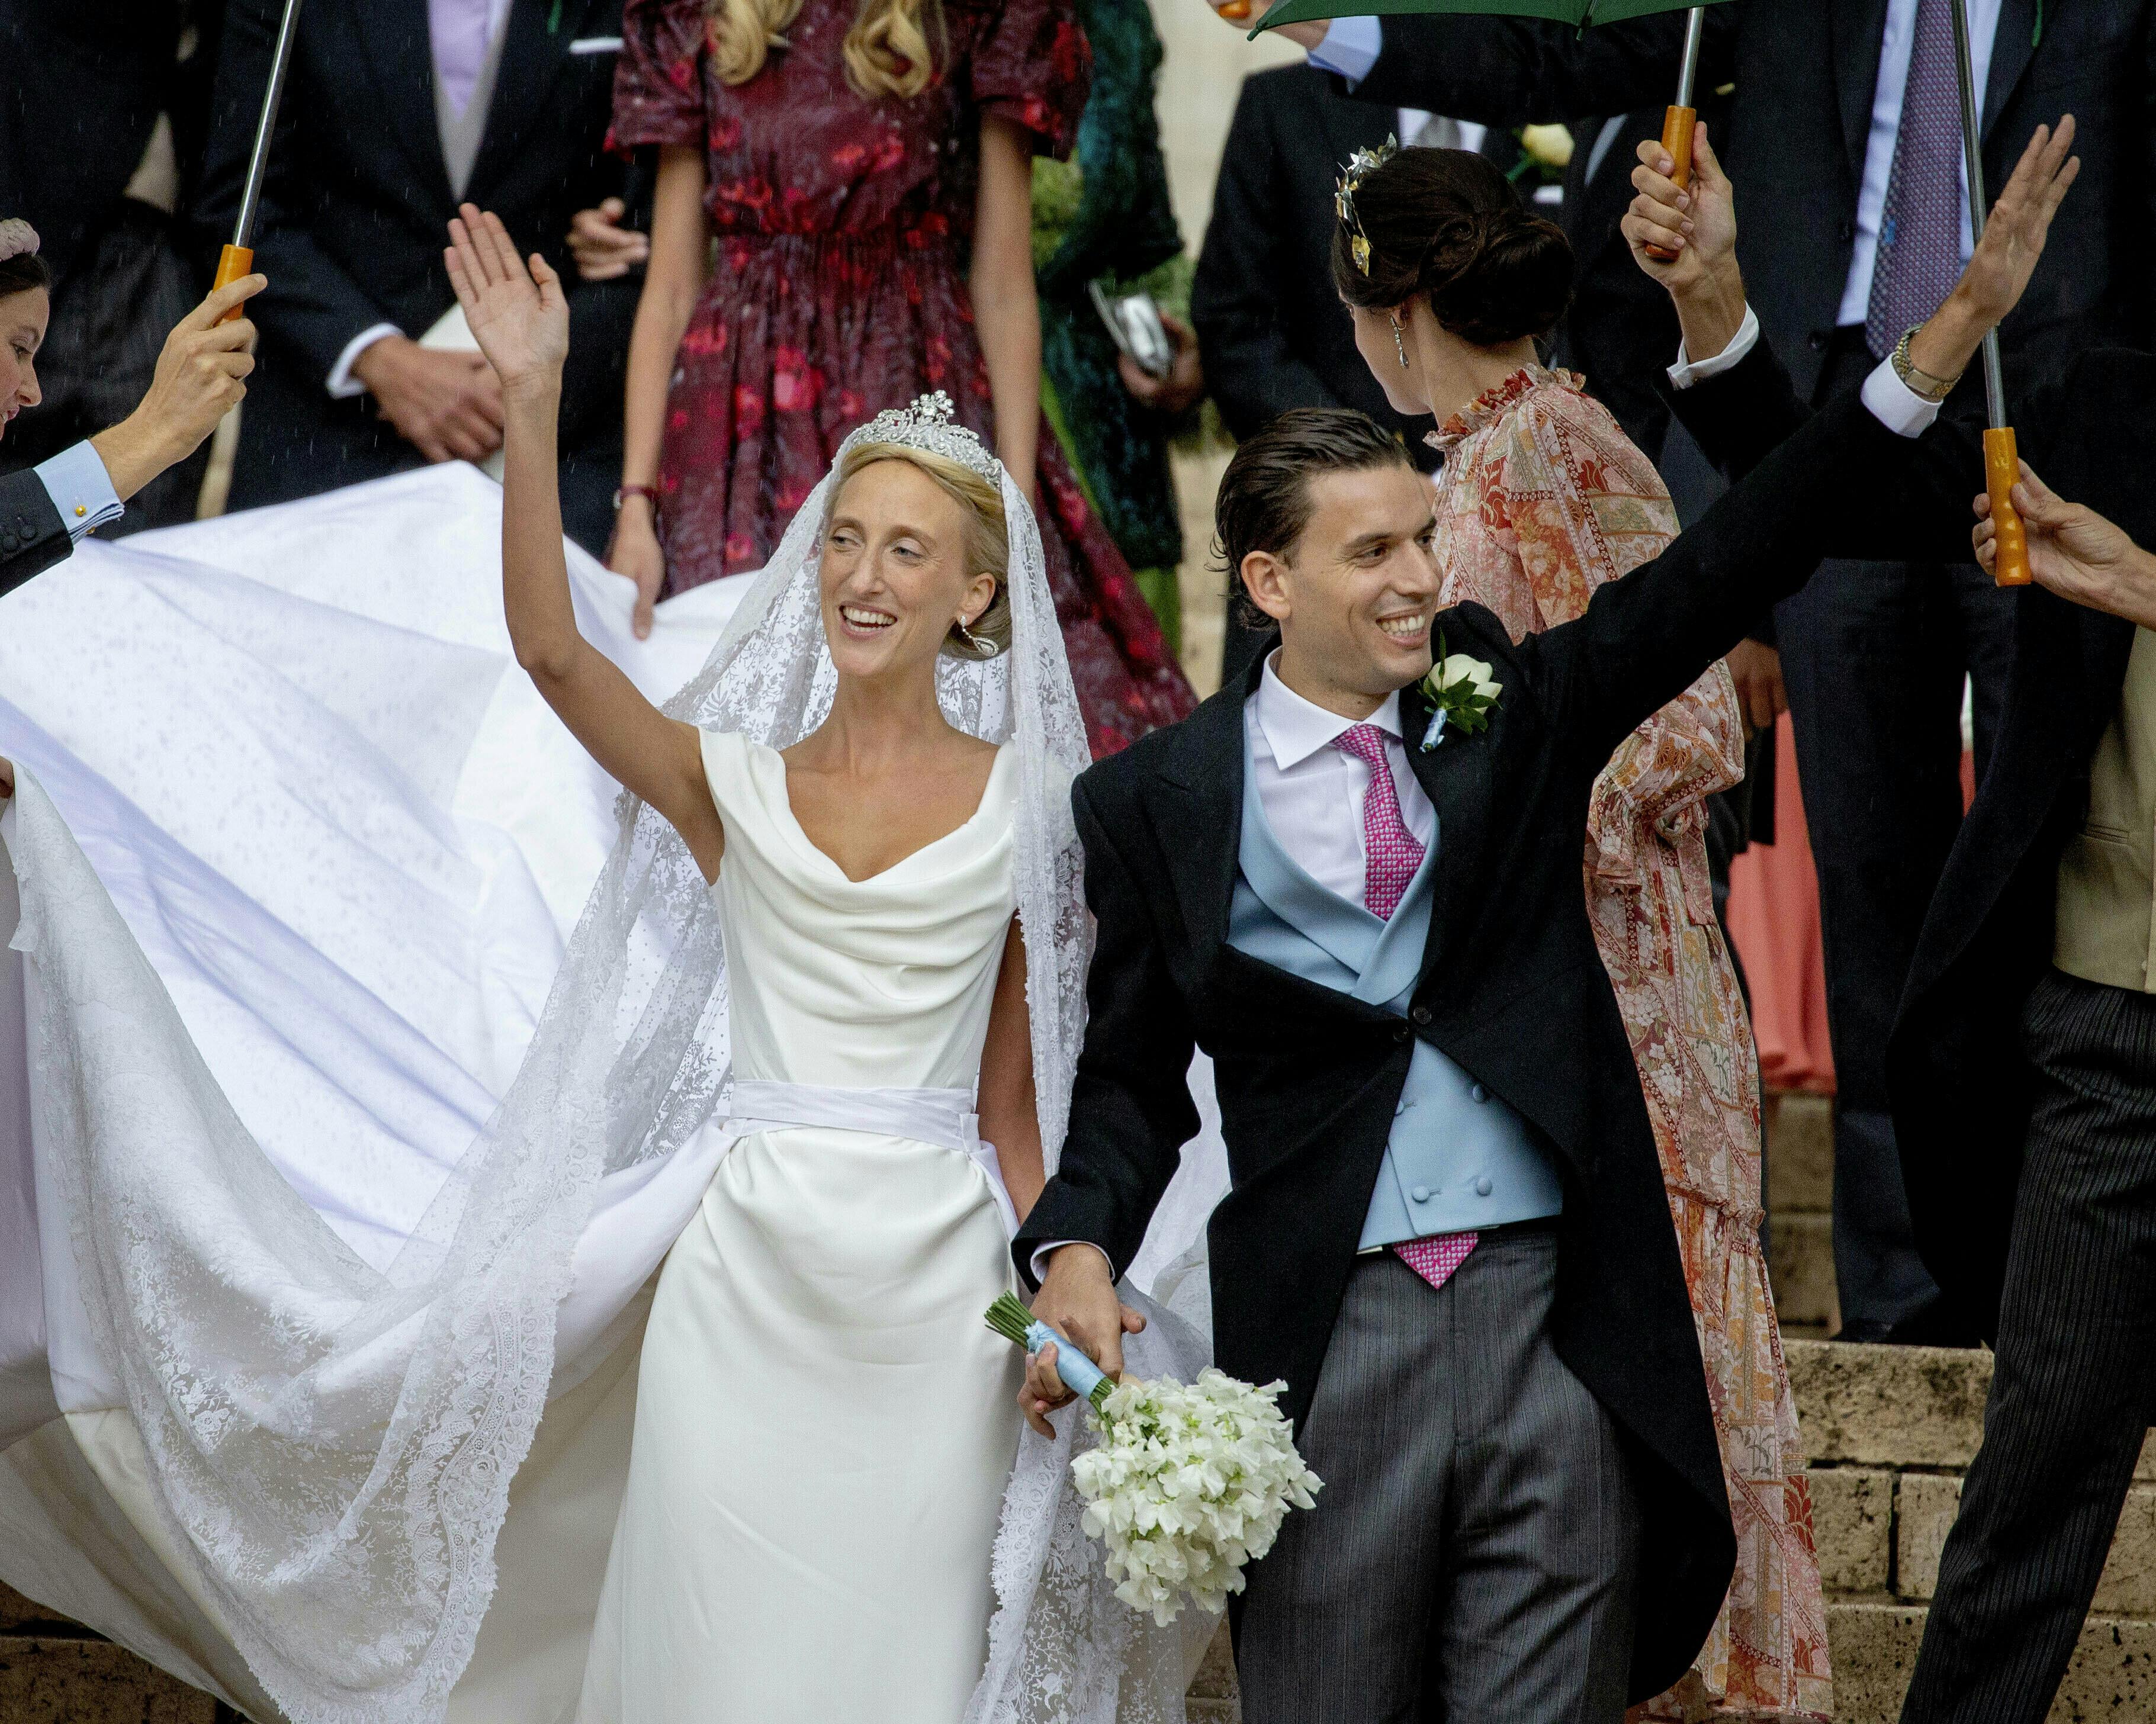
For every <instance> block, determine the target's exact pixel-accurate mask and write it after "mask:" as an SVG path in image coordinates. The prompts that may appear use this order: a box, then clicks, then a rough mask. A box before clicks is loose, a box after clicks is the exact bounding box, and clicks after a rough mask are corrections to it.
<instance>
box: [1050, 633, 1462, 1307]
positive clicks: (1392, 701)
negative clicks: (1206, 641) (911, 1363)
mask: <svg viewBox="0 0 2156 1724" xmlns="http://www.w3.org/2000/svg"><path fill="white" fill-rule="evenodd" d="M1279 659H1280V649H1278V648H1275V649H1273V653H1272V656H1271V657H1270V658H1268V659H1266V660H1265V674H1264V675H1262V676H1261V677H1260V679H1259V681H1258V689H1257V692H1256V693H1255V694H1254V695H1251V696H1250V699H1249V700H1245V702H1244V703H1243V727H1244V734H1245V736H1248V737H1249V739H1250V772H1251V776H1252V778H1253V781H1254V782H1255V784H1256V786H1257V791H1258V801H1259V803H1260V804H1261V805H1262V806H1263V807H1264V808H1265V822H1266V824H1268V825H1270V827H1271V828H1272V829H1273V836H1274V837H1275V838H1276V839H1279V840H1280V846H1281V849H1283V850H1285V851H1286V852H1287V854H1288V856H1289V858H1290V859H1291V860H1292V861H1293V862H1294V864H1295V865H1296V867H1298V868H1300V869H1301V870H1302V871H1303V872H1304V873H1305V874H1306V875H1309V876H1310V877H1311V878H1312V880H1316V881H1317V883H1318V885H1321V886H1323V887H1324V888H1325V890H1327V891H1328V892H1331V893H1332V894H1333V895H1335V896H1336V897H1340V898H1345V899H1346V900H1347V901H1348V902H1349V903H1350V904H1361V903H1362V902H1363V886H1364V882H1365V880H1366V879H1367V877H1368V872H1369V864H1368V856H1367V854H1365V851H1364V849H1363V800H1364V798H1367V797H1368V795H1369V793H1370V768H1369V767H1368V764H1366V763H1365V762H1363V761H1361V760H1358V758H1356V757H1355V756H1353V755H1352V754H1348V753H1345V752H1342V750H1340V749H1337V748H1335V747H1333V746H1332V744H1333V742H1334V741H1335V740H1336V739H1337V737H1338V736H1340V735H1341V734H1342V732H1343V731H1348V730H1352V729H1353V727H1354V726H1355V725H1356V724H1357V723H1358V722H1361V723H1363V724H1372V725H1375V726H1377V727H1378V729H1379V730H1381V731H1383V732H1384V733H1385V762H1386V764H1387V765H1389V767H1391V768H1392V769H1393V788H1394V792H1395V793H1397V794H1398V795H1399V800H1400V818H1401V819H1402V820H1403V821H1404V822H1405V823H1406V825H1407V829H1408V830H1409V832H1411V833H1413V834H1414V836H1415V839H1416V842H1418V843H1419V844H1421V845H1422V846H1423V848H1424V849H1429V847H1430V842H1431V840H1432V839H1435V837H1436V836H1437V810H1436V809H1435V808H1432V807H1431V806H1430V798H1429V797H1428V796H1427V795H1425V794H1424V792H1423V788H1422V786H1421V785H1420V784H1419V783H1418V782H1416V781H1415V776H1414V771H1413V770H1412V769H1411V768H1410V767H1409V764H1408V750H1407V744H1406V743H1405V742H1404V741H1403V740H1402V739H1401V736H1400V697H1399V695H1396V694H1395V695H1387V696H1386V697H1385V704H1384V705H1383V706H1380V707H1379V708H1378V710H1377V711H1375V712H1373V713H1372V714H1371V715H1370V716H1369V717H1368V718H1367V719H1363V720H1360V721H1358V720H1355V719H1352V718H1342V716H1340V715H1339V714H1338V713H1337V712H1327V711H1326V710H1325V709H1324V708H1323V707H1322V706H1315V705H1313V704H1312V702H1310V701H1308V700H1304V699H1303V698H1302V696H1301V695H1298V694H1297V693H1296V691H1295V690H1293V689H1291V688H1290V687H1289V686H1288V685H1286V683H1284V682H1282V681H1281V680H1280V677H1279V675H1278V674H1277V673H1276V670H1275V669H1274V666H1275V665H1276V663H1277V662H1278V660H1279ZM1082 1243H1086V1242H1085V1241H1080V1240H1073V1239H1055V1240H1051V1241H1050V1243H1049V1244H1045V1245H1042V1246H1040V1247H1039V1248H1038V1249H1036V1250H1035V1251H1034V1254H1033V1278H1034V1280H1036V1281H1038V1280H1040V1279H1041V1278H1042V1277H1043V1276H1044V1275H1046V1274H1047V1273H1048V1260H1049V1257H1050V1255H1051V1254H1053V1253H1055V1252H1057V1251H1060V1250H1061V1249H1063V1248H1064V1247H1065V1245H1069V1244H1082ZM1095 1249H1099V1248H1098V1247H1097V1246H1096V1247H1095ZM1102 1255H1106V1253H1103V1254H1102Z"/></svg>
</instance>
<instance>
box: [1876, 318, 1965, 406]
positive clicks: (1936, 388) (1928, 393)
mask: <svg viewBox="0 0 2156 1724" xmlns="http://www.w3.org/2000/svg"><path fill="white" fill-rule="evenodd" d="M1922 327H1923V325H1922V324H1921V323H1919V324H1914V325H1912V326H1910V327H1909V328H1907V329H1905V330H1903V331H1902V339H1901V340H1900V341H1897V342H1896V343H1895V344H1894V357H1893V361H1892V363H1893V367H1894V375H1895V376H1896V377H1899V378H1900V379H1901V380H1902V382H1905V383H1907V385H1908V386H1909V387H1910V389H1911V390H1912V391H1913V392H1914V393H1917V394H1918V395H1921V396H1922V398H1924V399H1925V400H1927V401H1932V402H1939V401H1944V400H1945V399H1946V398H1947V397H1948V396H1949V395H1951V394H1953V391H1954V385H1955V384H1956V383H1958V382H1960V381H1961V379H1960V378H1959V377H1933V375H1932V374H1931V373H1930V372H1928V371H1924V370H1922V369H1920V368H1919V367H1917V366H1915V365H1913V364H1912V363H1911V362H1910V360H1909V344H1910V343H1911V342H1912V341H1915V340H1916V338H1917V331H1918V330H1920V329H1922Z"/></svg>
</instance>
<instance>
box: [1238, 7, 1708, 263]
mask: <svg viewBox="0 0 2156 1724" xmlns="http://www.w3.org/2000/svg"><path fill="white" fill-rule="evenodd" d="M1720 3H1722V0H1708V4H1709V5H1715V4H1720ZM1234 5H1235V0H1229V5H1227V6H1223V7H1222V8H1220V10H1221V14H1222V16H1223V17H1235V16H1239V15H1240V16H1243V17H1247V16H1248V15H1249V11H1248V8H1247V6H1246V7H1245V9H1244V11H1243V12H1242V13H1240V14H1239V13H1236V12H1235V10H1234V9H1233V8H1234ZM1660 12H1688V13H1691V17H1690V18H1687V19H1686V23H1685V45H1684V59H1683V63H1682V64H1681V66H1680V67H1679V69H1678V72H1677V99H1676V102H1675V103H1674V104H1673V105H1671V109H1670V111H1669V113H1668V115H1666V117H1665V118H1664V120H1663V121H1662V147H1663V148H1664V149H1666V150H1667V151H1669V152H1670V159H1671V161H1673V162H1676V172H1674V173H1673V174H1672V175H1671V177H1672V178H1673V179H1675V180H1676V182H1677V183H1678V184H1679V185H1680V186H1681V185H1686V184H1688V183H1689V182H1691V132H1692V127H1693V126H1694V125H1695V124H1696V123H1697V121H1698V119H1699V114H1698V110H1697V109H1696V108H1694V106H1693V105H1692V86H1693V84H1694V82H1695V81H1696V80H1697V77H1698V75H1699V42H1700V36H1701V33H1702V31H1703V30H1704V29H1705V28H1706V24H1707V7H1706V6H1697V5H1693V4H1692V3H1691V0H1281V3H1280V4H1279V5H1276V6H1275V7H1274V8H1272V9H1271V10H1270V12H1268V13H1266V14H1265V16H1264V17H1263V18H1260V19H1259V20H1258V22H1257V23H1256V24H1255V26H1254V27H1253V28H1252V29H1251V31H1250V34H1251V35H1252V36H1253V37H1255V35H1256V34H1257V33H1258V32H1259V31H1260V30H1270V29H1273V28H1276V27H1277V26H1279V25H1281V24H1299V23H1305V22H1306V21H1314V20H1316V19H1318V18H1368V17H1374V18H1389V17H1401V16H1412V15H1414V14H1418V13H1419V14H1424V15H1435V16H1441V15H1445V14H1450V15H1452V16H1455V17H1459V16H1463V15H1465V16H1475V17H1484V18H1493V17H1494V18H1548V20H1550V21H1551V22H1552V23H1560V24H1570V25H1572V26H1573V28H1576V29H1581V30H1584V29H1585V28H1588V26H1589V25H1590V24H1614V23H1621V22H1622V21H1624V20H1625V19H1626V18H1645V17H1647V16H1648V15H1649V14H1650V13H1660ZM1663 261H1664V262H1667V261H1668V259H1663Z"/></svg>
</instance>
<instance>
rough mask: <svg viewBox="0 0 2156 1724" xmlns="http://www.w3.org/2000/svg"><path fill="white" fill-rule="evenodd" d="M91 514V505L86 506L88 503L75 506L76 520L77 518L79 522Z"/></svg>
mask: <svg viewBox="0 0 2156 1724" xmlns="http://www.w3.org/2000/svg"><path fill="white" fill-rule="evenodd" d="M89 513H90V505H88V504H86V503H78V504H76V505H74V518H75V519H76V520H77V521H80V520H81V519H82V518H83V516H85V515H87V514H89Z"/></svg>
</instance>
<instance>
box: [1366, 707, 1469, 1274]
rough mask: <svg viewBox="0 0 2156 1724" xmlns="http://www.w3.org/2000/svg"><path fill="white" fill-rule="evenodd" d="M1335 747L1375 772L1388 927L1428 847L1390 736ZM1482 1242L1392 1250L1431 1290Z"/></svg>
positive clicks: (1380, 901) (1376, 883) (1373, 839)
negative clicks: (1412, 814) (1412, 821)
mask: <svg viewBox="0 0 2156 1724" xmlns="http://www.w3.org/2000/svg"><path fill="white" fill-rule="evenodd" d="M1332 746H1333V747H1335V748H1337V749H1338V750H1339V751H1340V752H1342V754H1351V755H1353V757H1355V758H1356V759H1357V760H1359V761H1361V762H1363V765H1364V766H1366V767H1369V769H1370V788H1369V790H1368V793H1365V795H1364V796H1363V855H1364V858H1365V862H1364V868H1363V907H1364V908H1365V909H1367V910H1368V911H1369V912H1370V914H1371V915H1373V916H1375V917H1377V918H1378V921H1385V922H1389V921H1391V920H1392V919H1393V912H1394V911H1396V910H1398V909H1399V907H1400V900H1401V899H1403V898H1404V897H1405V896H1406V895H1407V890H1408V883H1409V881H1410V880H1413V879H1414V876H1415V870H1417V869H1418V868H1419V867H1421V866H1422V859H1423V856H1424V854H1425V851H1426V849H1427V848H1428V847H1427V846H1426V845H1424V844H1422V843H1421V842H1419V840H1418V839H1416V837H1415V835H1414V834H1413V833H1412V832H1410V831H1409V830H1408V823H1407V822H1406V821H1405V820H1404V819H1403V818H1400V793H1399V786H1398V785H1396V784H1394V782H1393V767H1392V762H1389V760H1387V759H1386V758H1385V733H1384V732H1383V731H1381V730H1379V729H1378V727H1377V726H1375V725H1373V724H1358V725H1352V726H1349V727H1348V728H1347V729H1346V730H1344V731H1342V732H1341V733H1340V734H1339V735H1338V736H1335V737H1334V738H1333V739H1332ZM1479 1237H1480V1235H1478V1234H1471V1233H1445V1234H1429V1235H1426V1236H1425V1237H1424V1238H1422V1239H1406V1240H1403V1241H1402V1242H1401V1243H1400V1244H1397V1245H1394V1246H1393V1247H1392V1248H1391V1249H1392V1252H1393V1255H1394V1256H1396V1257H1398V1258H1399V1260H1400V1261H1401V1262H1403V1263H1404V1264H1405V1265H1407V1266H1408V1267H1409V1269H1411V1270H1414V1272H1415V1273H1416V1274H1417V1275H1420V1276H1421V1277H1422V1278H1423V1279H1424V1280H1425V1281H1428V1282H1429V1283H1430V1285H1431V1286H1433V1287H1442V1286H1443V1285H1445V1283H1446V1282H1447V1281H1449V1280H1451V1279H1452V1272H1453V1271H1454V1270H1456V1269H1458V1268H1459V1267H1460V1265H1461V1264H1463V1263H1465V1262H1466V1260H1467V1254H1468V1253H1469V1252H1471V1251H1472V1250H1473V1249H1475V1243H1476V1239H1478V1238H1479Z"/></svg>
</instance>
